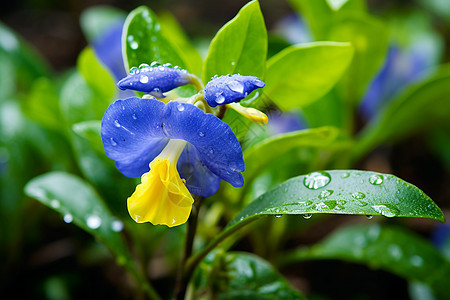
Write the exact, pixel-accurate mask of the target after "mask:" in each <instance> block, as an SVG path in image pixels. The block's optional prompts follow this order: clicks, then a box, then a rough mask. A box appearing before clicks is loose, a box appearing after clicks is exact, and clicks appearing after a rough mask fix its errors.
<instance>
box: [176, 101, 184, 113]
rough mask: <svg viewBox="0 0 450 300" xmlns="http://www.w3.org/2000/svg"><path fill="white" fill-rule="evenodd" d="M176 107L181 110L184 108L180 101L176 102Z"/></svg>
mask: <svg viewBox="0 0 450 300" xmlns="http://www.w3.org/2000/svg"><path fill="white" fill-rule="evenodd" d="M177 109H178V111H183V110H184V105H183V104H182V103H178V104H177Z"/></svg>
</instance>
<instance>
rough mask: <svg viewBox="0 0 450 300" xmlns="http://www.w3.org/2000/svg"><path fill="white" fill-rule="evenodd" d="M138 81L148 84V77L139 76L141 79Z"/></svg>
mask: <svg viewBox="0 0 450 300" xmlns="http://www.w3.org/2000/svg"><path fill="white" fill-rule="evenodd" d="M139 81H140V82H141V83H148V76H147V75H141V77H139Z"/></svg>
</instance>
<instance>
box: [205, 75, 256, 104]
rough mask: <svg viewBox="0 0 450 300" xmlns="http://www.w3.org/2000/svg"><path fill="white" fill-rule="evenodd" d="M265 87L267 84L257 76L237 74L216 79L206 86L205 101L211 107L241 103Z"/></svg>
mask: <svg viewBox="0 0 450 300" xmlns="http://www.w3.org/2000/svg"><path fill="white" fill-rule="evenodd" d="M264 85H265V83H264V82H262V81H261V80H259V79H258V77H255V76H243V75H239V74H235V75H225V76H220V77H216V78H213V79H212V80H211V81H210V82H208V83H207V84H206V86H205V100H206V101H207V102H208V104H209V106H211V107H215V106H217V105H222V104H227V103H231V102H239V101H240V100H242V99H244V98H245V97H247V96H248V94H250V93H251V92H253V90H255V89H258V88H262V87H264Z"/></svg>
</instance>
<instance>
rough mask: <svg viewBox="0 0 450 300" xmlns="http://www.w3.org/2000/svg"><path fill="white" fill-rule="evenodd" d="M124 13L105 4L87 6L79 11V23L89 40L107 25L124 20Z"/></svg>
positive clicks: (100, 32) (101, 31) (106, 27)
mask: <svg viewBox="0 0 450 300" xmlns="http://www.w3.org/2000/svg"><path fill="white" fill-rule="evenodd" d="M125 17H126V14H125V12H124V11H121V10H119V9H117V8H114V7H112V6H107V5H98V6H93V7H89V8H87V9H86V10H84V11H83V12H82V13H81V16H80V25H81V29H82V30H83V33H84V35H85V36H86V37H87V39H88V40H89V41H92V40H93V39H95V38H96V37H97V36H99V35H100V34H102V33H103V32H104V31H105V30H106V29H108V27H109V26H111V25H114V24H115V23H118V22H121V21H123V20H125Z"/></svg>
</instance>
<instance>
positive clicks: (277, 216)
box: [275, 215, 283, 219]
mask: <svg viewBox="0 0 450 300" xmlns="http://www.w3.org/2000/svg"><path fill="white" fill-rule="evenodd" d="M282 216H283V215H275V218H277V219H279V218H281V217H282Z"/></svg>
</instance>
